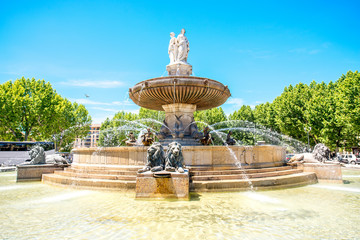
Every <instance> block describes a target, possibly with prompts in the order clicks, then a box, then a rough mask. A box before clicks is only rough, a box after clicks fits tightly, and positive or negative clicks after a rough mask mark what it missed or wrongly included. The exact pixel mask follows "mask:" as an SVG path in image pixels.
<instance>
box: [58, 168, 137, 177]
mask: <svg viewBox="0 0 360 240" xmlns="http://www.w3.org/2000/svg"><path fill="white" fill-rule="evenodd" d="M64 172H68V173H79V174H80V173H83V174H95V175H96V174H100V175H101V174H102V175H104V174H109V175H133V176H136V174H137V170H136V171H126V170H124V171H121V170H98V169H86V170H85V169H76V168H75V169H73V168H67V169H65V170H64Z"/></svg>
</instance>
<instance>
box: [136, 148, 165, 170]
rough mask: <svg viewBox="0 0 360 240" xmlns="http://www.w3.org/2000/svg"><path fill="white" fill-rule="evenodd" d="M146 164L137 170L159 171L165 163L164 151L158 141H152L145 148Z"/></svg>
mask: <svg viewBox="0 0 360 240" xmlns="http://www.w3.org/2000/svg"><path fill="white" fill-rule="evenodd" d="M146 158H147V164H146V165H145V167H144V168H143V169H140V170H139V171H138V172H139V173H142V172H146V171H150V170H151V171H152V172H156V171H161V170H163V169H164V165H165V152H164V148H163V146H161V144H160V143H154V144H153V145H151V146H150V147H149V148H148V150H147V157H146Z"/></svg>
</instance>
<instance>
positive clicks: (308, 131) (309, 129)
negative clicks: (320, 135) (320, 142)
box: [304, 127, 311, 150]
mask: <svg viewBox="0 0 360 240" xmlns="http://www.w3.org/2000/svg"><path fill="white" fill-rule="evenodd" d="M304 131H305V132H307V138H308V150H310V139H309V133H310V131H311V127H308V128H307V127H304Z"/></svg>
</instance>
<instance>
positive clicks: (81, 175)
mask: <svg viewBox="0 0 360 240" xmlns="http://www.w3.org/2000/svg"><path fill="white" fill-rule="evenodd" d="M54 174H57V175H60V176H65V177H73V178H92V179H109V180H130V181H136V174H132V175H125V174H107V173H103V174H95V173H87V172H86V173H82V172H71V171H55V172H54Z"/></svg>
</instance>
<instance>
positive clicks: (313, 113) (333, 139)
mask: <svg viewBox="0 0 360 240" xmlns="http://www.w3.org/2000/svg"><path fill="white" fill-rule="evenodd" d="M164 117H165V114H164V112H162V111H153V110H149V109H144V108H140V111H139V113H138V114H135V113H129V112H124V111H121V112H119V113H117V114H116V115H115V116H114V117H113V119H111V120H110V119H107V120H105V121H104V122H103V123H102V126H101V128H100V129H101V134H100V145H103V146H117V145H123V144H124V142H123V140H124V139H125V138H126V134H127V133H129V132H130V131H133V132H136V133H137V134H141V133H142V132H143V131H144V130H145V129H146V128H147V127H150V128H151V129H152V130H153V131H159V130H160V127H161V125H162V122H163V120H164ZM194 119H195V121H196V122H197V124H198V126H199V128H200V129H201V128H203V127H205V126H206V125H211V128H213V129H217V130H218V131H219V132H222V133H223V134H217V136H214V137H215V138H216V139H215V140H216V142H217V143H218V144H221V143H222V141H221V138H224V134H225V133H227V132H228V131H229V130H232V131H233V136H234V138H235V139H236V140H238V142H239V143H242V144H254V143H255V142H256V141H258V140H265V141H268V142H270V143H275V144H276V143H277V142H279V143H280V142H284V141H287V139H286V138H285V139H284V136H283V135H281V134H284V135H287V136H290V137H292V138H294V139H297V140H299V141H301V142H303V143H306V142H307V141H308V135H309V138H310V145H312V146H314V145H315V144H317V143H319V142H322V143H325V144H326V145H327V146H329V147H330V148H331V149H332V150H338V149H339V148H350V147H352V146H358V144H359V141H360V139H359V137H360V73H359V72H358V71H356V72H352V71H349V72H348V73H347V74H346V75H343V76H341V77H340V78H339V79H338V80H337V81H335V82H329V83H328V84H326V83H324V82H322V83H316V82H315V81H313V82H311V83H310V84H309V85H308V84H303V83H299V84H297V85H295V86H292V85H290V86H288V87H285V89H284V92H283V93H282V94H281V95H280V96H278V97H277V98H276V99H275V100H274V101H273V102H271V103H269V102H267V103H264V104H259V105H257V106H256V107H255V108H253V109H252V108H251V107H250V106H246V105H244V106H242V107H241V108H240V109H239V110H237V111H235V112H233V113H232V114H230V115H229V116H227V115H226V114H225V112H224V111H223V110H222V108H221V107H219V108H213V109H209V110H205V111H197V112H195V113H194ZM90 124H91V117H90V116H89V114H88V111H87V110H86V108H85V107H84V106H83V105H79V104H77V103H71V102H70V101H69V100H67V99H65V98H62V97H61V96H60V95H59V94H58V93H56V91H55V90H54V89H53V88H52V86H51V84H50V83H48V82H47V83H46V82H45V81H44V80H35V79H31V80H30V79H25V78H24V77H23V78H21V79H17V80H16V81H14V82H13V81H8V82H5V83H4V84H1V85H0V140H16V141H26V140H29V139H32V140H36V141H40V140H41V141H44V140H50V141H55V142H58V144H60V145H61V146H62V147H63V149H64V150H67V149H69V148H71V146H72V142H73V141H74V139H75V138H82V137H85V136H86V135H87V134H88V132H89V127H90Z"/></svg>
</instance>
